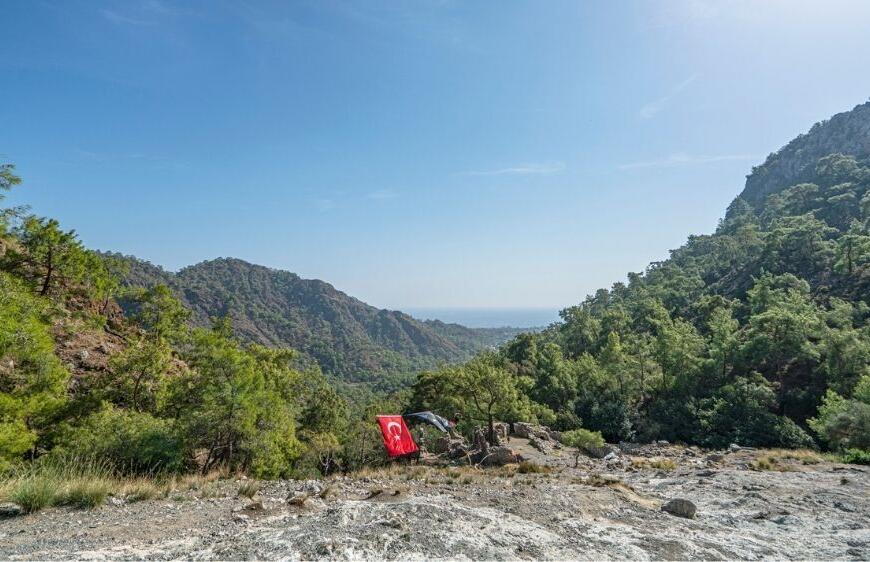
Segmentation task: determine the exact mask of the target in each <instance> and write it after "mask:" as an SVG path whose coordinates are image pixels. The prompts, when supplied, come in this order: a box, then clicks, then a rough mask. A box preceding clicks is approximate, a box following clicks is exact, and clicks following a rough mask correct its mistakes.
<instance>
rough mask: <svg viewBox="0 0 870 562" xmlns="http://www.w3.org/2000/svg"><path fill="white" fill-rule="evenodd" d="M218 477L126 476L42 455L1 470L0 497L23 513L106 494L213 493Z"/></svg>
mask: <svg viewBox="0 0 870 562" xmlns="http://www.w3.org/2000/svg"><path fill="white" fill-rule="evenodd" d="M222 476H225V474H223V473H221V472H213V473H209V474H205V475H201V474H190V475H184V476H169V477H166V476H159V477H154V478H142V477H138V478H131V477H125V476H122V475H119V474H117V473H116V472H115V471H114V470H112V469H111V468H110V467H109V466H108V465H106V464H104V463H101V462H99V461H89V460H81V459H63V460H61V459H45V460H44V461H42V462H38V463H34V464H30V465H27V466H23V467H20V468H19V469H17V470H13V471H12V472H10V473H7V474H6V475H5V476H4V477H3V479H2V480H0V501H9V502H13V503H16V504H18V505H19V506H21V508H22V509H23V510H24V512H26V513H34V512H36V511H39V510H41V509H44V508H46V507H51V506H61V505H66V506H72V507H78V508H82V509H93V508H96V507H99V506H100V505H102V504H104V503H105V502H106V499H107V498H108V497H109V496H116V497H119V498H122V499H124V500H125V501H127V502H131V503H132V502H137V501H144V500H150V499H154V498H165V497H168V496H170V495H171V494H176V495H177V493H179V492H186V491H189V490H198V491H200V493H201V495H203V497H211V496H214V495H216V494H217V493H218V488H217V486H216V485H215V484H214V482H215V480H217V479H218V478H221V477H222Z"/></svg>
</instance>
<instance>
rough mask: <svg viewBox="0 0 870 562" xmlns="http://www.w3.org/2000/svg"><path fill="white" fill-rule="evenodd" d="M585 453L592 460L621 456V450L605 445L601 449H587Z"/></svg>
mask: <svg viewBox="0 0 870 562" xmlns="http://www.w3.org/2000/svg"><path fill="white" fill-rule="evenodd" d="M583 451H584V452H585V453H586V454H587V455H589V456H590V457H592V458H595V459H603V458H606V457H608V456H610V455H613V456H617V455H619V452H620V451H619V448H618V447H615V446H613V445H609V444H607V443H605V444H604V445H602V446H601V447H585V448H584V449H583Z"/></svg>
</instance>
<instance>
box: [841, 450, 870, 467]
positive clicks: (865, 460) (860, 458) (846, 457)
mask: <svg viewBox="0 0 870 562" xmlns="http://www.w3.org/2000/svg"><path fill="white" fill-rule="evenodd" d="M842 458H843V462H844V463H848V464H870V451H868V450H867V449H846V450H845V451H843V457H842Z"/></svg>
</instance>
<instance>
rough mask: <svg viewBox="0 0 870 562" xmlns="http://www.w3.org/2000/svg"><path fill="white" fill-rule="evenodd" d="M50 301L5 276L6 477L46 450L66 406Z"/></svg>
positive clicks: (0, 296) (0, 307) (1, 389)
mask: <svg viewBox="0 0 870 562" xmlns="http://www.w3.org/2000/svg"><path fill="white" fill-rule="evenodd" d="M47 314H48V308H47V303H46V301H45V300H44V299H41V298H39V297H37V296H34V295H32V294H31V292H30V290H29V289H28V288H27V287H26V286H25V285H24V284H23V283H21V282H20V281H18V280H16V279H14V278H12V277H11V276H9V275H7V274H6V273H3V272H0V471H2V470H4V469H6V468H8V467H9V465H10V464H11V463H12V462H14V461H15V460H17V459H20V458H21V457H22V456H23V455H24V454H25V453H27V452H28V451H32V450H33V449H34V447H37V446H40V445H42V444H43V441H44V440H45V439H46V438H47V436H48V434H49V433H50V431H51V429H52V428H53V426H54V424H55V423H57V421H58V420H57V417H58V415H59V414H60V413H61V411H62V409H63V407H64V405H65V403H66V396H65V391H66V381H67V379H68V378H69V373H68V372H67V371H66V369H64V368H63V366H62V365H61V363H60V360H58V358H57V356H56V355H55V354H54V340H53V339H52V337H51V331H50V327H49V323H48V321H47V318H48V316H47Z"/></svg>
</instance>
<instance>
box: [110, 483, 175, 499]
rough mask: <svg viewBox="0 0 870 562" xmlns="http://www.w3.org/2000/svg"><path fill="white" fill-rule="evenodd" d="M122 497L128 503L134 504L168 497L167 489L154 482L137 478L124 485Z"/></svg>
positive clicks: (121, 492) (121, 491)
mask: <svg viewBox="0 0 870 562" xmlns="http://www.w3.org/2000/svg"><path fill="white" fill-rule="evenodd" d="M120 495H121V496H122V497H123V498H124V500H126V501H127V502H128V503H134V502H140V501H146V500H151V499H154V498H157V497H161V498H162V497H166V488H165V486H161V485H160V484H157V483H156V482H154V481H153V480H148V479H145V478H136V479H134V480H129V481H128V482H125V483H124V485H123V486H122V487H121V490H120Z"/></svg>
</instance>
